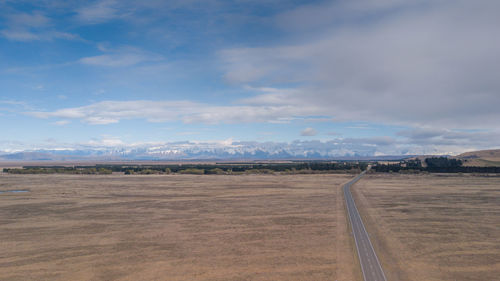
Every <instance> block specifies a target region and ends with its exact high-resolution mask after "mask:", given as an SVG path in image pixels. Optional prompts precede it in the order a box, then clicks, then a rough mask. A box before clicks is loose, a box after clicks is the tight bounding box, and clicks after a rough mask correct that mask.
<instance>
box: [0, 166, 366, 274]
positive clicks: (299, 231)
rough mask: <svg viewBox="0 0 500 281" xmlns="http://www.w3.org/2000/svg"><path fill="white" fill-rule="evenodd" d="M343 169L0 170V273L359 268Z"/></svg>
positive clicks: (329, 270)
mask: <svg viewBox="0 0 500 281" xmlns="http://www.w3.org/2000/svg"><path fill="white" fill-rule="evenodd" d="M351 177H352V175H240V176H229V175H223V176H215V175H214V176H193V175H166V176H124V175H109V176H95V175H93V176H80V175H9V174H1V173H0V190H12V189H28V190H30V192H29V193H17V194H14V193H11V194H8V193H4V194H0V249H1V251H0V280H357V279H359V278H360V273H359V269H358V268H357V267H356V266H357V265H356V259H355V256H354V254H353V253H355V252H354V249H353V248H351V247H352V241H351V240H350V237H349V235H348V224H347V219H346V217H345V213H344V201H343V196H342V191H341V185H342V183H344V182H346V181H348V180H349V179H350V178H351Z"/></svg>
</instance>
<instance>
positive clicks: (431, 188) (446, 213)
mask: <svg viewBox="0 0 500 281" xmlns="http://www.w3.org/2000/svg"><path fill="white" fill-rule="evenodd" d="M353 190H354V195H355V198H356V199H355V200H356V204H357V205H358V208H359V209H360V212H361V214H362V216H363V219H364V220H365V224H367V229H368V231H369V232H370V233H371V236H372V242H374V247H375V249H376V250H377V254H378V255H379V258H381V261H382V264H383V266H384V270H385V272H386V275H387V278H388V280H419V281H421V280H436V281H437V280H461V281H467V280H471V281H472V280H500V177H487V176H472V175H457V174H455V175H398V174H395V175H390V174H370V175H367V176H366V177H364V178H363V179H362V180H361V181H360V182H359V183H357V184H356V185H355V186H354V187H353Z"/></svg>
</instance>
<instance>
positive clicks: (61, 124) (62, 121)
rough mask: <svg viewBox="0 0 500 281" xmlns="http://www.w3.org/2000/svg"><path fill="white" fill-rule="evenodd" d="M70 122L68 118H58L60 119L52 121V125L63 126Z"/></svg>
mask: <svg viewBox="0 0 500 281" xmlns="http://www.w3.org/2000/svg"><path fill="white" fill-rule="evenodd" d="M69 123H71V121H69V120H60V121H56V122H54V125H57V126H64V125H67V124H69Z"/></svg>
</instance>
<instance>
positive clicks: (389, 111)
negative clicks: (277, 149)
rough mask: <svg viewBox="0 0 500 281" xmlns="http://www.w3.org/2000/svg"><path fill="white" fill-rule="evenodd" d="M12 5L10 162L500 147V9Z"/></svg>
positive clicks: (360, 1) (2, 109)
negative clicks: (248, 148) (219, 151)
mask: <svg viewBox="0 0 500 281" xmlns="http://www.w3.org/2000/svg"><path fill="white" fill-rule="evenodd" d="M144 2H146V3H139V2H138V1H113V0H104V1H36V2H35V1H0V121H1V124H2V125H0V126H1V131H2V133H1V135H0V151H2V150H3V151H13V150H29V149H33V148H41V147H51V146H65V147H71V146H72V145H74V146H76V145H80V144H102V145H115V144H116V145H121V146H127V145H129V144H138V143H158V142H165V143H170V142H176V141H185V140H187V141H206V142H210V141H213V142H217V141H221V140H234V141H257V142H288V143H290V142H293V141H295V140H300V141H311V140H320V141H323V142H326V141H331V140H336V141H338V142H345V143H349V144H350V145H351V146H350V147H354V149H353V150H354V151H355V150H356V148H355V147H356V145H357V146H360V149H361V148H362V147H367V146H370V147H376V149H374V150H373V151H375V152H376V153H377V154H401V153H409V154H411V153H459V152H463V151H467V150H472V149H483V148H496V147H499V143H498V139H499V136H500V126H499V125H498V124H499V122H498V120H500V110H499V108H500V107H499V106H500V92H499V90H500V77H499V76H500V52H499V51H498V50H500V38H499V37H498V36H497V34H498V32H497V27H498V26H499V25H500V20H499V19H498V16H497V15H498V13H497V12H498V11H500V4H498V2H497V1H493V0H485V1H479V2H476V1H474V3H472V1H447V0H441V1H427V0H410V1H402V0H391V1H387V0H381V1H368V0H354V1H296V0H290V1H287V0H279V1H263V0H262V1H260V0H256V1H246V0H239V1H220V0H208V1H198V0H190V1H175V0H174V1H144Z"/></svg>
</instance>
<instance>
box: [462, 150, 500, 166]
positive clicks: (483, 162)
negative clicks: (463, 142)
mask: <svg viewBox="0 0 500 281" xmlns="http://www.w3.org/2000/svg"><path fill="white" fill-rule="evenodd" d="M456 158H458V159H461V160H463V161H464V165H466V166H500V149H490V150H479V151H470V152H465V153H462V154H460V155H458V156H456Z"/></svg>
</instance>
